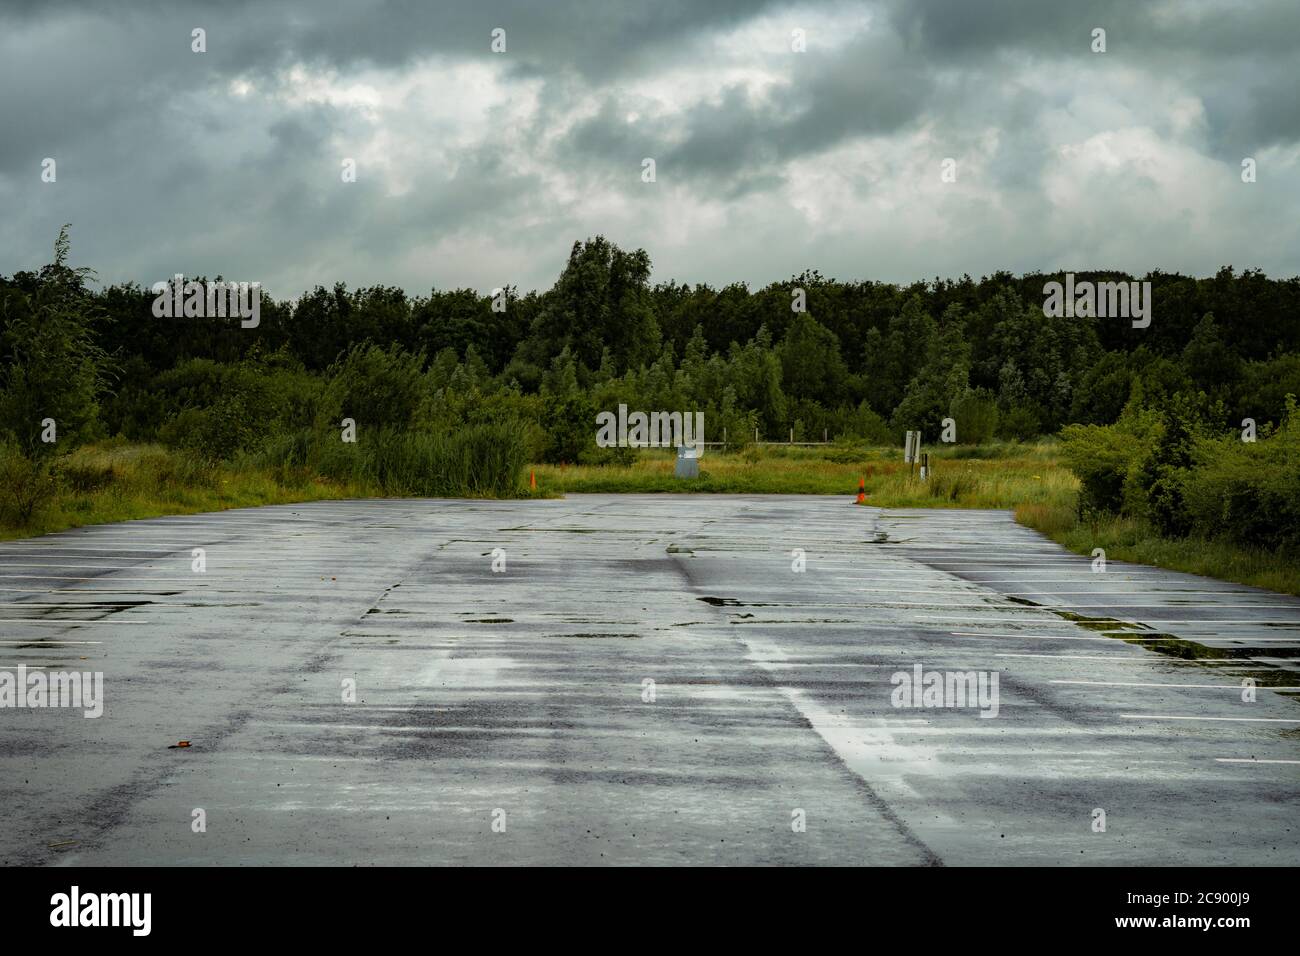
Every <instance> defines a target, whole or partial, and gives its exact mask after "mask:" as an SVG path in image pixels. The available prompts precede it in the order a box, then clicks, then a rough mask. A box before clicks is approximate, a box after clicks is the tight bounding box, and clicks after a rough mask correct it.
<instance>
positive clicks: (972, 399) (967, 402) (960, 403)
mask: <svg viewBox="0 0 1300 956" xmlns="http://www.w3.org/2000/svg"><path fill="white" fill-rule="evenodd" d="M948 414H949V415H950V416H952V419H953V421H955V422H956V423H957V441H959V442H961V443H962V444H963V445H982V444H984V443H985V442H988V441H989V440H991V439H992V438H993V435H994V434H995V433H996V432H997V429H998V403H997V401H996V400H995V399H994V397H993V395H992V393H990V392H988V391H986V390H984V389H972V388H968V389H965V390H964V391H962V392H959V393H958V394H957V395H956V396H954V397H953V400H952V402H951V404H949V406H948Z"/></svg>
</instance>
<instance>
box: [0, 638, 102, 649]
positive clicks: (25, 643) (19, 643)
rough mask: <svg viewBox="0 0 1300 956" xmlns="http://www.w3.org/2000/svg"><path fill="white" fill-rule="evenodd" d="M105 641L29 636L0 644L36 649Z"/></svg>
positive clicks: (0, 642)
mask: <svg viewBox="0 0 1300 956" xmlns="http://www.w3.org/2000/svg"><path fill="white" fill-rule="evenodd" d="M103 643H104V642H103V641H42V640H33V639H31V638H28V639H27V640H25V641H0V644H10V645H14V646H17V647H30V648H32V649H33V650H35V649H36V648H37V647H70V646H72V645H73V644H77V645H81V644H103Z"/></svg>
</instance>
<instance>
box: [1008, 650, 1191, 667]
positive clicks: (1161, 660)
mask: <svg viewBox="0 0 1300 956" xmlns="http://www.w3.org/2000/svg"><path fill="white" fill-rule="evenodd" d="M993 656H994V657H1045V658H1047V659H1048V660H1061V661H1105V662H1106V663H1107V664H1126V663H1128V664H1133V663H1136V664H1183V665H1191V664H1196V665H1199V664H1201V663H1203V662H1202V661H1179V660H1171V659H1169V658H1165V657H1150V656H1148V655H1145V654H1144V655H1142V656H1141V657H1095V656H1094V657H1089V656H1087V655H1084V654H1027V653H1026V654H1011V653H1001V654H994V655H993Z"/></svg>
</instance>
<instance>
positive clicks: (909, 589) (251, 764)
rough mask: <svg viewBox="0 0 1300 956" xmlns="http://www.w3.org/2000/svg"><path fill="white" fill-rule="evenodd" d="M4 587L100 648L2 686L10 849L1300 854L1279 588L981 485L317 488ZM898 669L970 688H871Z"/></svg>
mask: <svg viewBox="0 0 1300 956" xmlns="http://www.w3.org/2000/svg"><path fill="white" fill-rule="evenodd" d="M195 548H202V549H204V551H205V559H206V570H205V571H204V572H202V573H198V572H195V571H194V570H192V563H193V561H194V558H193V555H192V551H193V549H195ZM494 549H503V551H497V552H496V554H495V555H494ZM796 549H801V551H802V563H803V568H804V569H803V570H802V571H796V570H794V566H798V565H799V564H800V560H801V556H800V555H799V554H798V553H795V552H796ZM502 554H504V562H505V570H504V571H500V572H494V571H493V563H494V560H495V561H496V562H497V565H498V567H500V562H501V559H502ZM0 589H2V590H0V605H2V606H3V607H2V609H0V639H3V643H0V670H13V669H14V668H16V667H17V666H18V665H19V664H25V665H27V666H28V667H40V666H45V667H47V668H49V669H50V670H80V671H102V672H103V673H104V675H105V677H104V684H105V691H104V696H105V703H104V716H103V717H101V718H99V719H85V718H83V717H82V716H81V712H80V711H79V710H67V709H27V708H20V709H0V800H3V806H4V808H5V809H4V810H3V812H0V861H3V862H4V863H7V864H16V863H49V864H74V865H76V864H143V863H176V864H213V863H216V864H263V863H284V864H316V863H340V864H361V865H367V864H382V863H398V864H437V863H482V864H500V865H519V864H528V863H598V864H599V863H619V864H661V863H704V864H740V863H762V864H782V863H792V864H808V863H811V864H821V863H838V864H852V865H858V864H861V865H899V864H904V865H924V864H934V863H947V864H990V863H1033V864H1085V865H1115V864H1126V863H1131V864H1164V865H1168V864H1233V865H1255V864H1261V863H1263V864H1296V863H1300V828H1298V824H1297V815H1296V807H1297V799H1296V798H1297V795H1298V793H1300V707H1297V705H1296V701H1295V700H1293V699H1289V696H1288V691H1287V690H1286V689H1285V688H1288V687H1296V686H1300V674H1295V671H1294V667H1295V663H1296V661H1297V658H1296V657H1295V656H1294V655H1296V654H1300V600H1296V599H1294V598H1288V597H1282V596H1279V595H1275V594H1271V593H1268V592H1263V591H1258V590H1254V589H1250V588H1244V587H1239V586H1236V585H1228V584H1223V583H1220V582H1213V581H1208V580H1206V579H1203V578H1197V577H1193V576H1190V575H1180V574H1173V573H1169V572H1164V571H1159V570H1155V569H1150V568H1143V567H1138V566H1132V565H1123V564H1120V563H1118V562H1110V563H1109V564H1108V565H1107V566H1106V569H1105V571H1104V572H1100V573H1099V572H1096V571H1094V570H1093V564H1092V561H1091V560H1090V559H1089V558H1081V557H1077V556H1074V555H1071V554H1069V553H1067V552H1065V551H1064V550H1062V549H1061V548H1059V547H1057V546H1056V545H1054V544H1052V543H1051V542H1049V541H1047V540H1046V539H1044V538H1042V537H1041V536H1039V535H1037V534H1035V533H1033V532H1031V531H1028V530H1026V529H1023V528H1020V527H1018V526H1016V525H1015V524H1014V523H1013V522H1012V520H1011V518H1010V516H1009V514H1007V513H1005V512H991V511H898V510H891V511H885V512H882V511H880V510H879V509H874V508H861V507H855V506H854V505H852V504H851V498H826V497H767V496H668V495H663V496H653V495H648V496H626V495H625V496H614V495H584V496H571V497H570V498H568V499H566V500H562V501H539V502H469V501H410V500H407V501H366V502H321V503H315V504H306V505H294V506H284V507H273V508H262V509H250V510H242V511H231V512H224V513H220V514H204V515H195V516H188V517H175V518H164V519H156V520H150V521H139V522H132V523H129V524H120V525H111V526H102V527H94V528H86V529H80V530H77V531H72V532H67V533H64V534H59V535H52V536H47V537H44V538H41V539H37V540H29V541H20V542H9V543H5V544H0ZM1085 618H1086V619H1101V620H1100V621H1096V620H1088V621H1082V623H1080V620H1081V619H1085ZM1121 635H1122V636H1126V637H1127V640H1121V639H1120V636H1121ZM1174 653H1178V654H1188V653H1197V654H1205V655H1220V656H1208V657H1204V658H1203V659H1201V660H1193V659H1187V658H1184V657H1177V656H1173V654H1174ZM917 665H920V666H921V667H922V669H923V672H924V673H929V672H932V671H943V672H963V673H964V672H972V671H973V672H977V673H981V674H985V675H996V677H997V679H998V698H997V711H996V716H990V717H981V716H980V713H981V710H980V709H979V708H978V707H974V706H946V707H896V706H894V703H895V702H896V699H895V698H896V696H897V695H896V694H895V690H896V688H895V684H894V675H896V674H899V673H908V674H912V673H914V668H915V667H916V666H917ZM1243 678H1253V679H1256V680H1259V681H1261V682H1267V684H1270V685H1272V686H1260V687H1259V688H1258V689H1257V690H1256V691H1255V694H1254V698H1255V699H1254V700H1253V701H1246V700H1243V699H1242V698H1243V693H1242V680H1243ZM351 688H355V702H348V701H347V700H345V697H346V696H347V695H348V692H349V690H350V689H351ZM1245 696H1247V697H1249V696H1250V695H1249V694H1247V695H1245ZM918 699H919V698H918ZM908 702H912V698H908ZM949 703H951V701H949ZM966 703H967V704H969V703H971V702H966ZM984 712H985V713H989V712H990V711H989V708H987V707H986V708H984ZM179 740H189V741H190V742H191V746H190V747H188V748H178V749H169V745H171V744H175V743H177V742H178V741H179ZM198 810H201V811H202V814H201V815H200V816H201V817H202V819H203V820H204V821H205V823H206V830H205V832H195V830H196V824H195V823H194V821H195V818H196V811H198ZM1099 810H1100V811H1104V814H1105V831H1104V832H1095V828H1096V827H1097V822H1096V821H1098V820H1099V819H1100V817H1099V816H1098V814H1097V811H1099ZM801 824H802V825H801Z"/></svg>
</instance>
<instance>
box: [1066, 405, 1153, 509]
mask: <svg viewBox="0 0 1300 956" xmlns="http://www.w3.org/2000/svg"><path fill="white" fill-rule="evenodd" d="M1147 441H1148V438H1147V435H1146V434H1145V433H1144V430H1142V429H1138V428H1134V427H1132V423H1131V422H1129V423H1124V424H1116V425H1067V426H1066V427H1065V428H1063V429H1061V458H1062V459H1063V460H1064V461H1065V464H1066V466H1067V467H1068V468H1069V469H1070V470H1071V471H1072V472H1074V474H1075V475H1076V476H1077V477H1078V479H1079V513H1080V514H1081V515H1084V514H1096V513H1101V514H1118V513H1120V512H1121V511H1123V510H1124V506H1125V502H1126V500H1127V495H1126V492H1127V490H1128V489H1127V485H1128V483H1129V477H1130V475H1131V474H1133V472H1134V470H1135V469H1136V468H1137V466H1138V464H1139V463H1140V461H1141V460H1142V459H1143V457H1144V456H1145V454H1146V444H1147Z"/></svg>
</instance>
